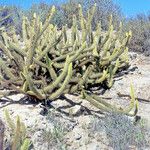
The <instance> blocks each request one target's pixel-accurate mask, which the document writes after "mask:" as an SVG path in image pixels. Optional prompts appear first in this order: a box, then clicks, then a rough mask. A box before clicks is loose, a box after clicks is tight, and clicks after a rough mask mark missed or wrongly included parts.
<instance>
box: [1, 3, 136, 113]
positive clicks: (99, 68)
mask: <svg viewBox="0 0 150 150" xmlns="http://www.w3.org/2000/svg"><path fill="white" fill-rule="evenodd" d="M78 9H79V20H77V18H76V16H74V17H73V25H72V27H71V29H68V28H67V27H66V26H64V27H63V29H62V30H61V31H59V30H57V26H54V25H53V24H50V21H51V19H52V17H53V15H54V12H55V7H54V6H53V7H52V9H51V10H50V12H49V13H48V15H47V18H46V20H45V21H44V23H42V22H41V21H40V17H39V16H37V15H36V14H34V15H33V19H32V20H31V21H29V20H28V18H26V17H23V22H22V33H21V35H19V36H20V37H19V39H18V35H16V32H15V30H12V31H13V34H12V37H11V38H10V37H9V36H8V35H7V33H5V32H4V33H3V35H2V36H3V41H2V42H0V48H1V49H2V50H3V53H4V57H3V58H0V68H1V72H0V73H1V75H0V78H1V81H0V84H1V87H3V88H6V89H9V90H15V91H17V92H21V93H24V94H26V95H29V96H32V97H35V98H37V99H38V100H41V101H43V100H50V101H52V100H55V99H56V98H58V97H59V96H60V95H62V94H66V93H70V94H72V93H78V94H81V91H86V90H88V89H89V88H90V87H91V86H95V85H97V86H101V85H102V84H105V86H106V87H107V88H111V86H112V85H113V82H114V80H113V77H114V76H115V74H116V72H117V71H119V70H120V69H121V68H122V67H125V66H128V65H129V62H128V48H127V45H128V42H129V40H130V38H131V35H132V34H131V31H130V32H127V33H126V35H125V36H121V35H120V30H121V24H120V30H119V31H114V27H113V25H112V20H113V19H112V16H111V17H110V21H109V30H108V31H107V32H103V31H102V29H101V25H100V24H99V23H98V24H97V29H96V31H93V30H92V19H93V16H94V12H95V10H96V4H95V5H94V6H93V7H92V8H91V10H89V11H88V15H87V16H88V17H87V19H85V18H84V16H83V11H82V7H81V5H79V8H78ZM77 21H78V22H79V25H78V23H77ZM79 29H80V30H79ZM8 92H9V91H8ZM83 93H84V97H85V98H86V97H87V95H85V93H86V92H83ZM4 94H6V95H7V94H9V93H7V92H5V93H4ZM1 95H3V94H1ZM93 99H95V100H93ZM90 101H91V103H92V102H94V101H96V102H97V103H101V102H100V101H99V102H98V100H97V98H92V99H91V100H90ZM132 102H133V101H132ZM134 102H135V101H134ZM134 102H133V105H132V108H133V107H134V106H135V103H134ZM107 107H110V106H107ZM99 108H100V107H99ZM105 110H106V109H105ZM122 111H123V110H122Z"/></svg>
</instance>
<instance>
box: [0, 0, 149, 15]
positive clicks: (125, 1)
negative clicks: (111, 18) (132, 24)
mask: <svg viewBox="0 0 150 150" xmlns="http://www.w3.org/2000/svg"><path fill="white" fill-rule="evenodd" d="M41 1H43V2H46V3H57V4H59V3H62V2H63V1H65V0H0V4H3V5H17V6H21V7H23V8H25V9H27V8H29V7H30V6H31V5H32V3H39V2H41ZM114 2H115V3H117V4H119V5H120V6H121V8H122V11H123V13H124V14H125V16H127V17H132V16H135V15H136V14H138V13H147V12H149V11H150V0H114Z"/></svg>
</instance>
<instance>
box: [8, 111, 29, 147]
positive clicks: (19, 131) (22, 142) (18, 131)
mask: <svg viewBox="0 0 150 150" xmlns="http://www.w3.org/2000/svg"><path fill="white" fill-rule="evenodd" d="M5 118H6V122H7V124H8V126H9V128H10V130H11V138H12V139H11V144H10V146H11V149H12V150H29V147H30V145H31V141H30V139H29V138H28V137H27V133H26V127H25V124H24V123H23V122H21V121H20V117H19V116H17V121H16V124H15V123H14V122H13V120H12V119H11V117H10V114H9V112H8V110H5Z"/></svg>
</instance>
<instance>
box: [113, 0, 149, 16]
mask: <svg viewBox="0 0 150 150" xmlns="http://www.w3.org/2000/svg"><path fill="white" fill-rule="evenodd" d="M114 2H115V3H117V4H119V5H120V7H121V9H122V11H123V13H124V15H125V16H126V17H134V16H136V15H137V14H138V13H145V14H147V13H148V12H150V0H114Z"/></svg>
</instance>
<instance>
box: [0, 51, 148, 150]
mask: <svg viewBox="0 0 150 150" xmlns="http://www.w3.org/2000/svg"><path fill="white" fill-rule="evenodd" d="M130 57H131V60H132V61H131V62H132V63H131V67H130V68H129V69H128V71H124V72H123V73H122V74H120V75H119V76H118V77H116V78H115V80H116V81H115V83H114V85H113V87H112V88H111V89H110V90H107V91H104V90H98V91H96V92H97V93H99V94H103V96H104V97H106V98H107V101H108V102H110V103H112V104H118V105H121V106H123V107H125V106H127V105H128V104H129V100H130V98H129V92H130V83H131V82H132V83H133V85H134V88H135V93H136V95H137V98H138V100H139V111H138V114H137V115H138V117H136V118H131V117H127V116H122V115H119V114H103V113H101V112H100V111H99V110H97V109H96V108H95V107H93V106H91V105H90V104H89V103H88V102H87V101H85V100H82V99H81V98H79V97H78V96H75V95H65V97H62V98H61V99H58V100H57V101H54V102H52V103H51V105H49V106H47V107H45V106H43V105H42V104H38V103H33V102H31V101H30V100H29V99H27V98H26V97H24V95H22V94H17V95H12V96H9V98H7V99H6V98H3V99H1V100H0V118H1V119H2V120H3V121H4V122H5V126H6V131H5V135H6V136H5V147H7V146H8V141H9V129H8V126H7V123H6V121H5V118H4V109H6V108H7V109H8V111H9V113H10V115H11V117H12V118H13V120H14V121H15V120H16V119H15V118H16V116H17V115H19V116H20V118H21V121H23V122H24V123H25V125H26V127H27V131H28V135H29V137H31V140H32V143H33V146H32V147H31V149H34V150H61V149H63V150H136V149H137V150H150V117H149V114H150V58H148V57H145V56H143V55H137V54H135V53H131V54H130ZM12 100H13V101H12ZM135 120H136V121H137V122H136V123H135Z"/></svg>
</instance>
